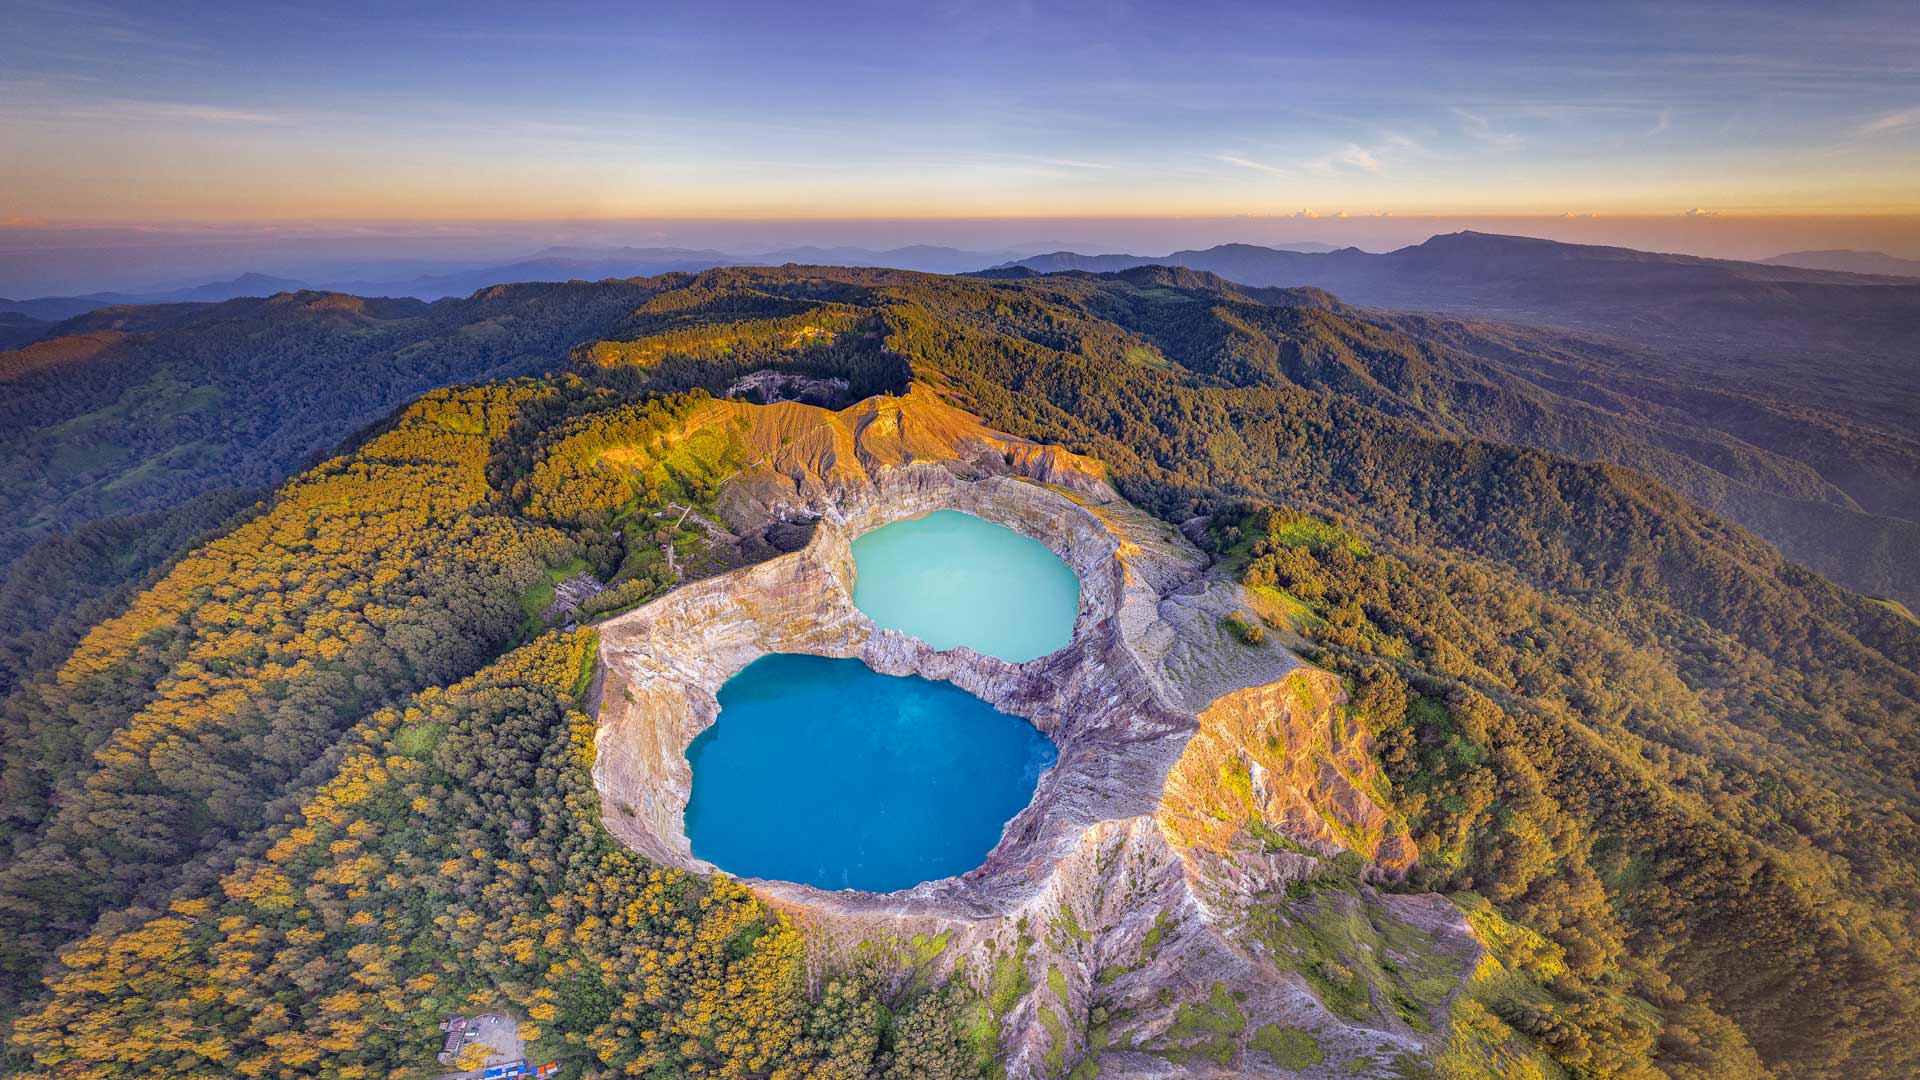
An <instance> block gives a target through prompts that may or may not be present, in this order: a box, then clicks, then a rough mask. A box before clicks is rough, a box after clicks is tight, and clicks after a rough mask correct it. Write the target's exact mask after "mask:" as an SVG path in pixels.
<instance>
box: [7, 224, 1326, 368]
mask: <svg viewBox="0 0 1920 1080" xmlns="http://www.w3.org/2000/svg"><path fill="white" fill-rule="evenodd" d="M1044 246H1045V245H1044V244H1028V245H1024V246H1023V247H1022V248H1019V249H1004V250H999V251H968V250H964V249H961V248H952V247H938V246H934V245H930V244H913V245H909V246H907V247H898V248H888V249H884V250H876V249H873V248H862V247H813V246H801V247H787V248H777V249H775V250H772V251H763V252H759V253H752V254H734V253H730V252H725V251H716V250H713V249H710V248H676V247H595V246H589V245H560V246H555V247H549V248H544V249H542V250H540V251H537V252H534V253H533V254H532V255H529V256H527V257H526V258H524V259H519V260H516V261H514V262H509V263H495V264H487V265H478V266H474V267H472V268H470V269H462V270H455V271H449V272H445V273H435V274H422V275H418V276H415V277H409V278H396V279H372V278H367V279H351V280H326V281H304V280H296V279H294V278H286V277H276V276H274V275H271V274H259V273H246V274H241V275H239V276H238V277H235V278H232V279H229V280H226V281H214V282H209V283H207V284H204V285H196V286H194V287H192V288H185V289H176V290H172V291H165V292H139V293H136V292H99V293H86V294H83V295H80V296H43V297H37V298H34V299H28V300H8V299H5V298H4V297H0V348H15V347H18V346H20V345H24V344H27V343H29V342H31V341H34V340H37V339H38V334H39V332H40V331H43V330H45V329H48V328H50V325H51V324H52V323H57V322H60V321H62V320H65V319H71V318H73V317H74V316H76V315H83V314H85V313H87V312H89V311H97V310H99V309H100V308H105V307H119V306H123V305H127V304H178V303H218V302H219V301H222V300H232V299H235V298H237V297H242V296H272V295H274V294H275V293H282V292H295V291H298V290H301V289H313V290H317V291H323V292H341V293H350V294H352V295H355V296H400V297H413V298H415V299H419V300H440V299H444V298H446V297H449V296H471V295H473V294H474V293H475V292H478V291H479V290H481V289H485V288H488V287H490V286H493V285H505V284H518V283H522V282H551V281H604V280H607V279H609V278H634V277H653V276H654V275H656V274H671V273H698V272H700V271H702V270H711V269H713V268H714V267H716V266H780V265H784V264H786V263H799V264H802V265H809V266H878V267H884V268H886V269H890V270H917V271H920V272H922V273H928V274H961V273H967V272H969V271H975V270H981V269H983V268H986V267H991V266H997V265H1006V264H1008V263H1010V262H1011V261H1012V260H1016V259H1019V258H1022V257H1024V256H1025V255H1027V254H1028V253H1030V252H1032V251H1035V250H1037V249H1039V248H1042V247H1044ZM1263 250H1276V251H1296V252H1312V251H1332V250H1334V249H1333V246H1332V245H1330V244H1318V243H1298V244H1284V245H1280V246H1279V247H1276V248H1272V249H1263ZM1098 258H1111V259H1122V260H1128V259H1134V258H1136V257H1135V256H1129V255H1114V256H1098ZM1125 265H1127V266H1134V265H1139V264H1138V263H1137V262H1127V263H1125Z"/></svg>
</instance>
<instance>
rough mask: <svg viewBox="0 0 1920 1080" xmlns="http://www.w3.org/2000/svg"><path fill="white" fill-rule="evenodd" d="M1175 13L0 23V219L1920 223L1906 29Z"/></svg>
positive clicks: (1799, 18) (1741, 19)
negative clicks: (1597, 218) (1705, 219)
mask: <svg viewBox="0 0 1920 1080" xmlns="http://www.w3.org/2000/svg"><path fill="white" fill-rule="evenodd" d="M1201 6H1204V5H1168V4H1138V5H1134V4H1124V3H1113V4H1051V3H1049V4H1037V3H1036V4H1031V5H1024V6H1017V5H1013V6H1010V5H999V4H981V5H973V4H966V3H947V4H928V5H917V4H897V3H889V4H873V5H839V6H836V7H832V8H829V7H826V6H821V5H812V4H787V3H779V4H766V5H754V6H737V5H735V6H729V7H726V8H724V9H723V8H722V7H721V6H718V5H684V6H680V5H676V6H672V7H656V6H655V5H642V4H631V3H621V4H609V5H604V6H600V7H594V6H581V5H545V4H511V5H507V4H499V5H496V4H488V3H461V4H450V5H434V4H408V5H386V4H380V5H367V6H365V7H364V8H362V9H361V10H359V11H350V10H347V9H348V8H351V7H353V5H331V4H328V5H297V6H296V5H292V4H278V3H258V2H248V3H234V4H197V3H180V4H169V5H153V4H147V5H137V6H135V5H125V6H123V5H116V4H110V3H101V4H95V3H85V2H69V0H52V2H45V3H42V2H36V0H25V2H22V0H4V2H3V3H0V145H3V146H4V150H0V220H4V221H9V222H11V223H13V224H16V225H21V224H40V223H50V224H62V223H80V222H86V223H109V222H112V223H137V222H139V223H155V222H161V223H164V222H206V221H222V222H247V221H255V222H257V221H267V220H301V221H314V220H369V219H381V220H422V221H429V220H541V219H582V218H588V219H591V218H601V217H605V218H620V217H664V218H673V217H720V218H725V217H869V216H873V217H955V216H963V217H980V216H1019V215H1037V216H1048V217H1074V216H1136V215H1145V216H1194V215H1233V214H1246V213H1255V214H1289V213H1293V212H1296V211H1300V210H1308V209H1310V210H1312V211H1313V212H1315V213H1318V214H1323V215H1333V214H1338V213H1346V214H1352V215H1361V214H1378V213H1382V212H1388V213H1392V214H1422V213H1437V214H1464V213H1529V214H1559V213H1567V212H1570V213H1575V214H1579V213H1589V212H1597V213H1603V214H1604V213H1653V214H1667V213H1672V214H1678V213H1683V212H1685V211H1687V210H1692V209H1699V210H1707V211H1717V212H1720V213H1723V214H1733V215H1741V214H1748V215H1783V214H1786V215H1793V214H1861V213H1866V214H1911V213H1914V212H1916V211H1920V19H1917V18H1915V12H1914V8H1913V6H1912V4H1911V3H1896V4H1889V5H1885V6H1883V7H1880V8H1877V9H1875V8H1866V9H1860V10H1855V11H1853V12H1851V13H1850V14H1849V15H1848V17H1846V18H1838V17H1835V16H1834V14H1833V10H1832V8H1831V7H1828V6H1826V5H1809V4H1804V3H1802V4H1793V5H1785V6H1779V7H1769V6H1766V5H1750V4H1739V5H1714V4H1698V5H1681V6H1675V5H1660V6H1659V7H1658V8H1653V7H1647V8H1633V7H1625V8H1622V9H1621V10H1618V11H1615V10H1601V9H1603V8H1608V9H1610V8H1612V7H1613V5H1567V6H1564V7H1562V6H1559V5H1542V4H1515V5H1478V6H1475V7H1474V8H1473V9H1472V11H1471V13H1469V14H1464V15H1463V14H1454V13H1449V14H1444V15H1443V14H1438V13H1435V11H1434V10H1432V9H1433V8H1434V7H1435V6H1434V5H1427V4H1423V3H1412V4H1406V5H1363V6H1361V7H1357V8H1355V9H1353V10H1351V11H1348V10H1341V8H1342V5H1328V4H1311V5H1279V4H1274V5H1226V6H1223V7H1222V9H1221V10H1217V11H1210V12H1207V13H1206V14H1205V16H1204V17H1202V15H1201V14H1200V13H1199V12H1198V11H1197V10H1196V8H1197V7H1201ZM402 8H404V9H405V11H404V13H399V14H396V13H394V10H398V9H402ZM142 9H146V10H142ZM389 9H394V10H389Z"/></svg>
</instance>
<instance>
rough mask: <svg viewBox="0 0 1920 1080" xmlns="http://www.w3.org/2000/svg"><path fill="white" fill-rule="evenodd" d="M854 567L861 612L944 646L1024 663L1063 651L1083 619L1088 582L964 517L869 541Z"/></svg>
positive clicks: (955, 514)
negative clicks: (1084, 584)
mask: <svg viewBox="0 0 1920 1080" xmlns="http://www.w3.org/2000/svg"><path fill="white" fill-rule="evenodd" d="M853 565H854V578H853V606H854V607H857V608H859V609H860V610H861V611H864V612H866V613H867V617H868V618H871V619H872V620H873V621H874V622H876V623H878V624H879V625H881V626H884V627H886V628H888V629H891V630H899V631H902V632H904V633H907V634H911V635H913V636H914V637H917V638H919V639H920V640H921V641H924V642H926V643H927V644H929V645H931V646H933V647H934V648H936V649H942V650H945V649H951V648H953V647H955V646H957V645H965V646H967V647H968V648H970V649H972V650H973V651H975V652H978V653H984V654H985V655H987V656H997V657H999V658H1001V659H1002V660H1011V661H1013V662H1014V663H1016V664H1018V663H1025V662H1026V661H1028V660H1033V659H1035V658H1037V657H1041V656H1045V655H1047V654H1048V653H1050V652H1054V651H1056V650H1058V649H1062V648H1065V647H1066V644H1067V642H1068V641H1070V640H1072V638H1073V621H1074V619H1075V618H1076V617H1077V616H1078V615H1079V613H1080V578H1079V577H1078V576H1077V575H1075V574H1074V572H1073V568H1072V567H1070V566H1068V565H1067V564H1066V562H1064V561H1063V560H1062V559H1061V558H1060V556H1058V555H1055V554H1054V553H1053V551H1052V550H1051V549H1050V548H1048V547H1047V545H1045V544H1042V543H1041V542H1040V541H1038V540H1035V539H1033V538H1031V537H1027V536H1022V535H1020V534H1019V533H1017V532H1014V531H1013V530H1012V529H1008V528H1005V527H1004V526H1000V525H995V524H994V523H992V522H990V521H986V520H983V519H981V518H977V517H974V516H973V515H972V514H963V513H961V512H960V511H958V510H936V511H934V512H933V513H931V514H928V515H926V516H925V517H919V518H912V519H909V520H906V521H896V522H893V523H892V524H889V525H883V526H881V527H880V528H878V529H875V530H873V531H872V532H869V533H865V534H863V535H861V536H860V537H858V538H856V539H855V540H854V542H853Z"/></svg>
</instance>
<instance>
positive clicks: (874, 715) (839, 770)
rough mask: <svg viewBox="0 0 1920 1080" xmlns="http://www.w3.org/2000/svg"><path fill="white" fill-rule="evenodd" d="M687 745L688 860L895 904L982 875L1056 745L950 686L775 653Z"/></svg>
mask: <svg viewBox="0 0 1920 1080" xmlns="http://www.w3.org/2000/svg"><path fill="white" fill-rule="evenodd" d="M719 699H720V715H719V718H718V719H717V720H715V721H714V723H713V726H711V727H709V728H707V730H705V731H703V732H701V733H700V734H699V735H698V736H697V737H696V738H695V739H694V740H693V742H692V743H691V744H690V745H689V746H688V747H687V761H688V763H689V764H690V765H692V766H693V793H692V795H691V797H690V798H689V799H688V801H687V814H686V822H687V839H688V840H689V841H691V842H692V844H693V853H694V855H696V856H698V857H699V858H702V859H705V860H707V861H708V862H710V863H712V864H713V865H715V866H717V867H719V868H720V869H722V870H725V871H727V872H728V873H731V874H737V875H740V876H743V877H757V878H766V879H770V880H778V881H797V882H802V883H804V884H808V885H814V886H818V887H820V888H823V889H865V890H867V891H870V892H894V891H896V890H899V889H907V888H912V887H913V886H915V885H918V884H920V883H921V882H924V881H935V880H938V879H940V878H945V877H952V876H954V875H955V874H962V873H965V872H967V871H968V870H971V869H973V868H974V867H976V866H979V865H980V864H981V863H982V862H984V861H985V860H986V856H987V853H988V852H989V851H992V850H993V846H994V845H995V844H997V843H999V841H1000V832H1001V830H1002V829H1003V828H1004V827H1005V825H1006V823H1007V821H1008V820H1009V819H1011V818H1012V817H1013V816H1014V815H1015V814H1018V813H1019V812H1020V810H1021V808H1023V807H1024V806H1026V805H1027V803H1028V801H1030V800H1031V799H1032V798H1033V791H1034V788H1035V786H1036V785H1037V784H1038V783H1039V780H1040V774H1041V772H1043V771H1044V770H1046V769H1047V768H1049V767H1051V766H1052V765H1053V763H1054V760H1055V757H1056V754H1055V751H1054V748H1053V743H1052V742H1050V741H1048V739H1047V738H1046V736H1044V735H1042V734H1040V732H1038V731H1036V730H1035V729H1034V727H1033V725H1032V724H1029V723H1027V722H1026V721H1025V720H1022V719H1020V718H1019V717H1015V716H1009V715H1007V714H1006V713H1003V712H1000V711H999V710H998V709H995V708H994V707H993V706H991V705H988V704H987V703H986V702H984V701H981V700H980V699H979V698H977V697H974V696H973V695H972V694H969V693H967V692H966V691H964V690H962V689H960V688H959V687H956V686H953V685H950V684H948V683H941V682H934V681H932V680H930V679H923V678H920V677H919V676H907V677H904V678H903V677H899V676H893V675H881V674H879V673H878V672H876V671H874V670H873V669H872V668H870V667H868V666H866V665H865V664H863V663H861V662H860V661H858V660H834V659H829V658H827V657H822V656H799V655H794V654H789V653H775V654H773V655H771V656H763V657H761V658H760V659H758V660H756V661H754V662H753V663H751V664H748V665H747V666H746V667H744V668H742V669H740V671H739V673H738V674H736V675H734V676H733V677H732V678H731V679H728V680H727V681H726V683H725V684H724V685H722V686H721V687H720V693H719Z"/></svg>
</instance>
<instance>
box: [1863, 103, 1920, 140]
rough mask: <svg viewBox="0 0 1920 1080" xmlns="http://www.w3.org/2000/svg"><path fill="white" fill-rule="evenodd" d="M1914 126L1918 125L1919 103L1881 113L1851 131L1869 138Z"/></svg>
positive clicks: (1919, 119) (1919, 117)
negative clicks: (1907, 107)
mask: <svg viewBox="0 0 1920 1080" xmlns="http://www.w3.org/2000/svg"><path fill="white" fill-rule="evenodd" d="M1915 127H1920V105H1916V106H1914V107H1912V108H1909V109H1897V110H1895V111H1893V112H1890V113H1881V114H1880V115H1879V116H1876V117H1873V118H1872V119H1870V120H1867V121H1865V122H1864V123H1861V124H1860V125H1859V126H1857V127H1855V128H1854V129H1853V133H1854V135H1856V136H1858V137H1861V138H1871V137H1872V136H1875V135H1891V134H1893V133H1895V132H1898V131H1906V130H1908V129H1909V128H1915Z"/></svg>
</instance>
